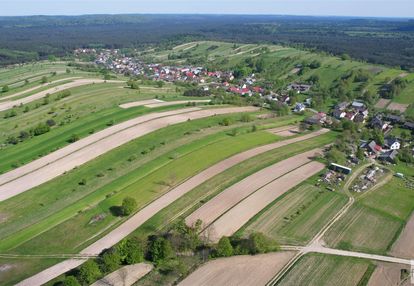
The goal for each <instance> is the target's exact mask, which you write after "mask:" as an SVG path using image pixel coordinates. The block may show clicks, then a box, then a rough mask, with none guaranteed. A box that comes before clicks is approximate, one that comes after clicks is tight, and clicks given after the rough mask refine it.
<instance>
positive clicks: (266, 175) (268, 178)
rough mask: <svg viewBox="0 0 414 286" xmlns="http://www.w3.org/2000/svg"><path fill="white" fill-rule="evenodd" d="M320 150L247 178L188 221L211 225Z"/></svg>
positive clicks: (208, 203) (306, 161) (189, 223)
mask: <svg viewBox="0 0 414 286" xmlns="http://www.w3.org/2000/svg"><path fill="white" fill-rule="evenodd" d="M318 151H320V149H317V150H312V151H308V152H305V153H302V154H299V155H296V156H293V157H291V158H289V159H286V160H283V161H281V162H278V163H276V164H274V165H272V166H269V167H267V168H265V169H263V170H261V171H259V172H257V173H255V174H253V175H251V176H249V177H247V178H245V179H244V180H242V181H240V182H238V183H237V184H235V185H233V186H231V187H230V188H228V189H227V190H225V191H223V192H221V193H220V194H219V195H217V196H216V197H214V198H213V199H211V200H210V201H208V202H207V203H206V204H204V205H203V206H202V207H201V208H199V209H198V210H196V211H195V212H194V213H192V214H191V215H190V216H188V217H187V218H186V223H187V224H188V225H190V226H191V225H194V224H195V223H196V222H197V220H201V221H202V222H203V225H204V227H207V226H209V225H210V224H211V223H213V222H214V221H215V220H216V219H218V218H219V217H220V216H221V215H223V214H224V213H225V212H227V211H228V210H229V209H231V208H232V207H234V206H235V205H236V204H237V203H239V202H240V201H242V200H243V199H245V198H246V197H248V196H250V195H251V194H252V193H254V192H255V191H257V190H258V189H260V188H262V187H264V186H265V185H267V184H269V183H271V182H272V181H274V180H276V179H277V178H279V177H281V176H283V175H284V174H286V173H289V172H291V171H293V170H295V169H297V168H299V167H300V166H302V165H304V164H306V163H309V162H310V161H311V159H310V157H312V156H313V155H315V154H316V153H317V152H318Z"/></svg>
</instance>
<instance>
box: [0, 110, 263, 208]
mask: <svg viewBox="0 0 414 286" xmlns="http://www.w3.org/2000/svg"><path fill="white" fill-rule="evenodd" d="M257 110H258V109H257V108H255V107H230V108H214V109H213V108H211V109H193V108H190V109H184V110H179V111H175V113H176V114H174V112H173V111H171V112H170V113H169V116H165V115H166V114H167V113H164V114H163V115H164V116H163V117H160V116H162V113H159V114H150V115H148V116H149V117H150V116H151V115H152V116H153V117H154V116H155V117H156V118H155V119H152V120H148V121H145V122H143V123H141V124H136V125H133V126H132V127H130V128H126V129H123V130H121V131H119V132H117V133H115V134H110V135H109V136H106V137H103V138H102V139H101V140H99V141H94V140H92V141H93V142H92V143H91V144H89V145H86V146H82V147H81V148H78V149H75V150H74V151H73V152H71V153H69V152H68V150H73V149H71V146H72V145H73V144H71V145H69V146H67V147H68V148H67V149H65V148H63V149H61V150H58V151H56V152H53V153H51V154H49V155H48V156H46V157H44V158H40V159H39V160H36V161H34V162H32V163H29V164H28V165H25V166H23V167H21V168H18V169H15V170H13V171H11V172H8V173H6V174H4V175H1V176H0V201H4V200H7V199H9V198H11V197H14V196H16V195H18V194H21V193H23V192H25V191H28V190H30V189H32V188H34V187H37V186H39V185H41V184H43V183H46V182H48V181H50V180H52V179H54V178H56V177H58V176H60V175H62V174H64V173H65V172H67V171H70V170H72V169H73V168H75V167H78V166H80V165H83V164H85V163H87V162H89V161H91V160H93V159H95V158H97V157H99V156H100V155H103V154H105V153H107V152H109V151H111V150H113V149H115V148H117V147H119V146H122V145H123V144H125V143H128V142H130V141H132V140H134V139H137V138H139V137H142V136H144V135H146V134H149V133H151V132H154V131H156V130H158V129H161V128H164V127H167V126H169V125H173V124H178V123H183V122H186V121H188V120H196V119H201V118H205V117H210V116H215V115H220V114H230V113H239V112H252V111H257ZM186 111H187V112H186ZM138 120H142V118H141V119H140V118H138ZM129 124H130V123H129ZM104 131H106V130H104ZM96 135H98V133H97V134H96ZM99 136H101V137H102V133H100V134H99V135H98V137H99ZM91 138H95V137H94V135H91V136H89V137H87V138H85V141H87V140H88V139H91ZM85 141H83V143H82V144H85ZM75 143H76V142H75ZM76 146H78V145H76ZM73 148H75V147H73ZM62 154H63V155H62ZM39 162H41V163H39Z"/></svg>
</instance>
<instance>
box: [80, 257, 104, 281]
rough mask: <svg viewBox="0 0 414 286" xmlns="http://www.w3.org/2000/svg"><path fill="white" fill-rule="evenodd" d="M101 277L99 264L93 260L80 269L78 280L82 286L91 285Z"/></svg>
mask: <svg viewBox="0 0 414 286" xmlns="http://www.w3.org/2000/svg"><path fill="white" fill-rule="evenodd" d="M101 275H102V274H101V271H100V270H99V267H98V264H96V262H95V261H93V260H88V261H86V262H85V263H84V264H83V265H82V266H81V267H80V268H79V274H78V279H79V281H80V282H81V283H82V284H86V285H90V284H92V283H93V282H95V281H96V280H97V279H99V278H100V277H101Z"/></svg>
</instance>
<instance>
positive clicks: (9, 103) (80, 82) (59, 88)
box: [0, 79, 122, 111]
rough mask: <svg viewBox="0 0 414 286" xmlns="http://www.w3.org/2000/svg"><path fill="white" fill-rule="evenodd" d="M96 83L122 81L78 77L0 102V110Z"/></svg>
mask: <svg viewBox="0 0 414 286" xmlns="http://www.w3.org/2000/svg"><path fill="white" fill-rule="evenodd" d="M98 83H122V81H112V80H108V81H105V80H102V79H78V80H74V81H73V82H70V83H66V84H62V85H59V86H56V87H53V88H50V89H46V90H44V91H41V92H38V93H36V94H33V95H30V96H27V97H24V98H21V99H16V100H11V101H4V102H0V111H4V110H7V109H10V108H13V107H14V106H19V105H22V104H27V103H30V102H32V101H35V100H38V99H41V98H43V97H45V96H46V95H47V94H52V93H56V92H59V91H62V90H66V89H69V88H74V87H78V86H82V85H88V84H98Z"/></svg>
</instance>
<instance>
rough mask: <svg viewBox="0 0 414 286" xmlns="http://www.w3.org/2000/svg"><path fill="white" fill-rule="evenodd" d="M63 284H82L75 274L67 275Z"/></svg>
mask: <svg viewBox="0 0 414 286" xmlns="http://www.w3.org/2000/svg"><path fill="white" fill-rule="evenodd" d="M63 286H81V285H80V283H79V281H78V280H77V279H76V277H75V276H66V278H65V280H64V281H63Z"/></svg>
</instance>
